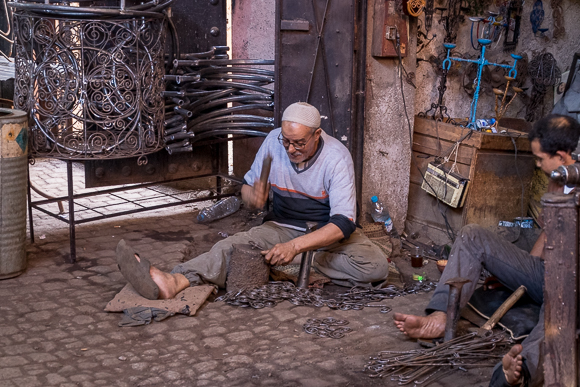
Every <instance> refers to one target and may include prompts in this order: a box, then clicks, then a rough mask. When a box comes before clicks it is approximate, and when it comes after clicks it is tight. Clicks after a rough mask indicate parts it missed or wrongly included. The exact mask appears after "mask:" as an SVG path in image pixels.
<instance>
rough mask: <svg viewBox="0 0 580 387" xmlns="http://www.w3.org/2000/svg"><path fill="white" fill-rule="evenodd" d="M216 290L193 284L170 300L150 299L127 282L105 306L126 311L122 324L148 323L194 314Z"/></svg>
mask: <svg viewBox="0 0 580 387" xmlns="http://www.w3.org/2000/svg"><path fill="white" fill-rule="evenodd" d="M214 290H215V286H213V285H199V286H192V287H189V288H187V289H185V290H183V291H181V292H179V293H178V294H177V295H176V296H175V297H174V298H172V299H170V300H148V299H147V298H145V297H142V296H141V295H139V293H137V292H136V291H135V289H133V287H132V286H131V284H127V285H125V287H124V288H123V289H121V291H120V292H119V293H117V294H116V295H115V297H114V298H113V299H112V300H111V301H109V303H108V304H107V306H105V312H124V313H125V317H124V318H123V320H122V321H121V323H120V324H119V325H121V326H135V325H142V324H148V323H149V322H151V319H152V318H154V319H155V321H161V320H163V319H165V318H167V317H169V316H172V315H174V314H186V315H189V316H193V315H195V313H196V312H197V310H198V309H199V308H200V307H201V306H202V305H203V303H204V302H205V301H206V300H207V298H208V297H209V296H210V294H212V293H213V292H214ZM140 321H144V322H143V323H137V322H140Z"/></svg>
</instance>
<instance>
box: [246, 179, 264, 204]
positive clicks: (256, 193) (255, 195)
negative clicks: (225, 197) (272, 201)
mask: <svg viewBox="0 0 580 387" xmlns="http://www.w3.org/2000/svg"><path fill="white" fill-rule="evenodd" d="M269 192H270V183H263V182H262V181H260V180H256V181H254V185H253V186H250V185H247V184H244V186H242V200H243V201H244V203H246V205H247V206H248V207H250V208H252V209H253V208H263V207H264V205H265V204H266V201H267V200H268V193H269Z"/></svg>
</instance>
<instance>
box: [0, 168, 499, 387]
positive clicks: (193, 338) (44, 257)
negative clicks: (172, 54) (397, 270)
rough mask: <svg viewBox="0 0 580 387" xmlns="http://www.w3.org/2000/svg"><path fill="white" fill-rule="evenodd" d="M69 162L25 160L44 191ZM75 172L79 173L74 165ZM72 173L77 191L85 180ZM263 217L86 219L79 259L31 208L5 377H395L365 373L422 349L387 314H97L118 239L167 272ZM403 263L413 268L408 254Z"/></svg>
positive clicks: (29, 382) (366, 382) (311, 382)
mask: <svg viewBox="0 0 580 387" xmlns="http://www.w3.org/2000/svg"><path fill="white" fill-rule="evenodd" d="M64 171H65V164H64V163H63V162H60V161H54V160H53V161H43V162H38V163H37V164H36V165H34V166H32V167H31V177H32V181H33V183H35V184H36V185H37V186H38V187H39V188H42V189H44V190H46V191H48V192H49V193H51V194H53V195H55V194H60V195H62V194H64V190H65V189H66V188H65V187H66V185H65V180H64V179H65V174H64ZM77 175H79V176H82V170H81V169H78V168H75V178H76V177H77ZM77 181H78V182H79V183H77V184H78V185H77V188H79V189H80V188H82V184H81V183H80V182H81V181H82V179H81V178H78V179H77ZM65 208H66V204H65ZM258 221H259V219H251V216H250V215H249V214H248V213H247V212H244V211H241V212H239V213H238V214H236V215H234V216H232V217H230V218H226V219H223V220H221V221H217V222H215V223H212V224H210V225H209V226H205V225H199V224H196V222H195V218H194V215H193V208H192V206H187V207H178V208H173V209H168V210H160V211H156V212H149V213H142V214H139V215H133V216H126V217H122V218H114V219H110V220H107V221H100V222H98V223H88V224H85V225H81V226H78V227H77V249H78V255H79V258H78V261H77V263H74V264H70V263H66V258H67V254H68V252H69V247H68V243H69V242H68V228H67V226H66V224H65V223H62V222H58V221H56V220H53V219H50V218H48V217H47V216H46V215H43V214H40V213H39V212H35V214H34V226H35V233H36V238H37V239H36V243H34V244H30V243H29V242H28V243H27V247H26V248H27V251H28V270H27V271H26V272H25V273H24V274H22V275H20V276H19V277H16V278H13V279H7V280H3V281H0V386H19V387H20V386H21V387H24V386H47V385H61V386H94V385H103V386H117V385H118V386H145V385H159V386H165V385H185V386H254V385H255V386H260V385H275V386H379V385H380V386H383V385H397V382H395V381H390V380H384V379H371V378H369V377H368V376H367V374H365V373H364V372H363V366H364V364H365V363H366V362H367V360H368V358H369V356H373V355H375V354H376V353H377V352H378V351H381V350H407V349H415V348H418V345H417V344H416V343H415V342H413V341H411V340H408V339H407V338H406V337H405V336H404V335H402V334H400V333H399V332H398V331H397V330H396V328H395V327H394V325H393V323H392V312H391V313H389V314H381V313H379V311H378V310H377V309H374V308H365V309H364V310H361V311H335V310H330V309H328V308H326V307H325V308H320V309H319V308H313V307H306V306H294V305H292V304H290V303H288V302H284V303H282V304H280V305H278V306H277V307H275V308H264V309H259V310H255V309H241V308H235V307H231V306H228V305H225V304H223V303H207V304H206V305H204V306H203V307H202V308H201V309H200V310H199V311H198V313H197V315H196V316H195V317H185V316H182V315H176V316H173V317H171V318H169V319H167V320H165V321H162V322H154V323H152V324H150V325H146V326H140V327H132V328H121V327H119V326H118V325H117V324H118V322H119V321H120V319H121V314H118V313H105V312H104V311H103V308H104V306H105V304H106V303H107V302H108V301H109V300H110V299H111V298H112V297H113V296H114V295H115V294H116V293H117V292H118V291H119V290H120V289H121V288H122V287H123V286H124V285H125V281H124V280H123V278H122V276H121V274H120V273H119V272H118V270H117V268H116V263H115V256H114V248H115V246H116V244H117V242H118V241H119V240H120V239H121V238H124V239H125V240H127V241H128V242H129V243H130V244H131V245H133V246H134V247H135V248H136V249H137V250H138V251H139V252H140V253H141V254H142V255H144V256H146V257H148V258H149V259H150V260H151V261H152V263H153V264H155V265H157V266H158V267H160V268H162V269H167V270H169V269H171V268H172V267H173V266H174V265H175V264H177V263H179V262H181V261H182V260H184V259H186V258H187V257H189V256H195V255H196V254H199V253H201V252H203V251H206V250H207V249H209V248H210V247H211V245H212V244H213V243H214V242H215V241H216V240H219V239H220V238H222V236H220V235H219V234H218V232H226V233H230V234H231V233H234V232H235V231H239V230H242V229H247V228H249V227H251V226H252V225H253V224H255V223H256V222H258ZM405 265H408V266H409V267H403V266H405ZM430 265H432V263H431V264H430ZM399 266H400V267H401V269H402V271H403V272H406V273H411V271H410V264H409V263H408V262H406V261H404V260H403V261H400V262H399ZM431 269H433V268H431ZM431 269H429V270H431ZM428 298H429V294H419V295H408V296H405V297H399V298H395V299H393V300H387V301H385V303H386V304H388V305H390V306H391V307H392V308H393V309H394V310H395V311H400V312H405V313H422V310H423V308H424V306H425V305H426V303H427V300H428ZM313 317H317V318H323V317H336V318H341V319H347V320H349V321H350V324H349V326H350V327H351V328H353V329H354V331H353V332H352V333H349V334H347V335H346V337H344V338H342V339H330V338H317V337H314V336H312V335H308V334H306V333H304V332H303V331H302V324H303V323H304V322H305V321H306V320H307V319H308V318H313ZM490 373H491V368H481V369H472V370H469V371H468V372H461V371H458V373H456V374H453V375H452V376H449V377H447V378H445V379H442V380H441V381H439V382H435V383H433V384H432V385H433V386H480V385H481V386H483V385H487V381H488V380H489V377H490Z"/></svg>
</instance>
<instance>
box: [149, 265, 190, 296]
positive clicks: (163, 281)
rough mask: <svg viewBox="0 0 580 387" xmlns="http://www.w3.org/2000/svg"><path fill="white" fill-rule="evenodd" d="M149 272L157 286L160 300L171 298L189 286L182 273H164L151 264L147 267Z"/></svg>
mask: <svg viewBox="0 0 580 387" xmlns="http://www.w3.org/2000/svg"><path fill="white" fill-rule="evenodd" d="M149 274H151V278H152V279H153V281H154V282H155V283H156V284H157V286H158V287H159V298H160V299H162V300H167V299H170V298H173V297H175V296H176V295H177V293H179V292H180V291H182V290H183V289H186V288H188V287H189V280H188V279H187V278H185V276H184V275H183V274H179V273H176V274H170V273H165V272H162V271H161V270H159V269H157V268H155V267H153V266H151V268H150V269H149Z"/></svg>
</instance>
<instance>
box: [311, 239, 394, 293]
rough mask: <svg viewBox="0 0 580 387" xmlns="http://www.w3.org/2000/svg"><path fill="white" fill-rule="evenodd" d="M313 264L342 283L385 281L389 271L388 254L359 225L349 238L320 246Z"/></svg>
mask: <svg viewBox="0 0 580 387" xmlns="http://www.w3.org/2000/svg"><path fill="white" fill-rule="evenodd" d="M313 266H314V267H315V268H316V269H317V270H318V271H320V272H321V273H322V274H324V275H326V276H327V277H329V278H330V279H331V280H332V282H334V283H336V284H337V285H342V286H354V285H366V286H368V285H369V284H376V283H384V282H385V281H386V280H387V276H388V274H389V262H388V260H387V256H386V255H385V253H383V251H382V250H381V249H380V248H379V247H378V246H377V245H375V244H374V243H373V242H372V241H371V240H370V239H369V238H367V237H366V236H365V235H364V234H363V233H362V231H361V230H359V229H357V230H355V231H354V232H353V233H352V234H351V235H350V237H349V238H348V239H347V240H346V241H340V242H336V243H334V244H332V245H330V246H329V247H326V248H323V249H320V250H318V251H317V252H316V254H315V255H314V265H313Z"/></svg>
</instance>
